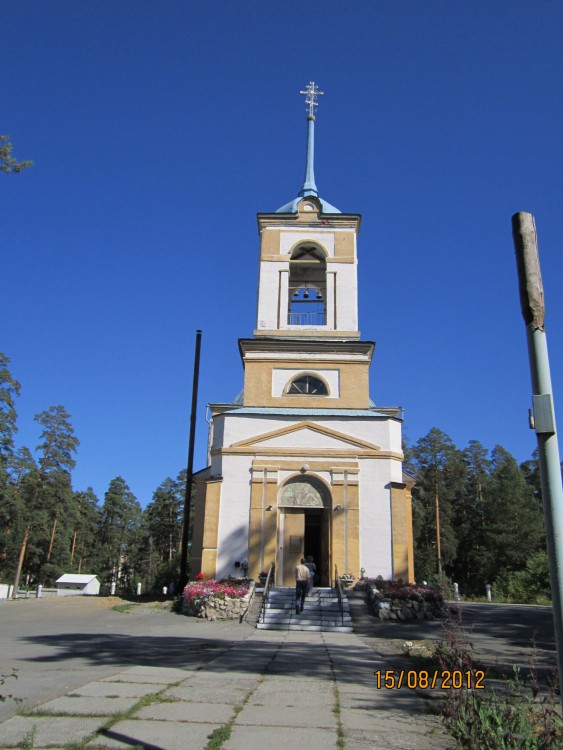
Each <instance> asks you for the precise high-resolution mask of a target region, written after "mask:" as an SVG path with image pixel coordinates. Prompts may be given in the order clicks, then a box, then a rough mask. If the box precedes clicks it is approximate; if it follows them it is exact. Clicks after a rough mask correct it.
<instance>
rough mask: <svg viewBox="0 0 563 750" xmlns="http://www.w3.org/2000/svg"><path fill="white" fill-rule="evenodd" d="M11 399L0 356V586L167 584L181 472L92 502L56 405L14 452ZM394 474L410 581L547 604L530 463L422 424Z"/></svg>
mask: <svg viewBox="0 0 563 750" xmlns="http://www.w3.org/2000/svg"><path fill="white" fill-rule="evenodd" d="M19 392H20V384H19V383H18V382H17V381H16V380H15V379H14V378H13V377H12V375H11V373H10V370H9V359H8V357H6V356H5V355H3V354H0V581H2V582H4V583H14V581H16V580H19V585H20V588H21V587H29V586H35V585H36V584H38V583H41V584H43V585H45V586H48V585H52V584H53V583H54V581H55V580H56V579H57V578H58V577H59V576H60V575H62V574H63V573H69V572H77V573H80V572H82V573H92V574H96V575H98V576H99V577H100V579H101V581H102V584H104V585H106V586H107V585H109V584H110V583H111V582H112V581H116V582H117V584H118V588H119V590H121V591H130V592H132V591H134V589H135V587H136V584H137V583H138V582H141V583H142V584H143V591H160V590H161V589H162V587H163V586H168V585H169V583H170V581H172V580H176V579H177V577H178V568H179V561H178V553H179V548H180V543H181V538H182V509H183V502H184V493H185V486H186V472H185V470H184V471H181V472H180V473H179V474H178V475H177V476H176V477H175V478H173V477H168V478H166V479H164V481H163V482H162V483H161V484H160V486H159V487H157V488H156V490H155V491H154V494H153V497H152V500H151V502H150V503H149V504H148V505H147V506H146V507H145V508H144V509H142V508H141V505H140V503H139V502H138V500H137V498H136V497H135V496H134V495H133V493H132V492H131V490H130V488H129V487H128V485H127V483H126V481H125V479H123V478H122V477H115V479H112V480H111V482H110V483H109V486H108V489H107V491H106V492H105V495H104V497H103V499H102V500H101V501H100V499H99V498H97V497H96V495H95V494H94V492H93V490H92V488H90V487H88V488H86V489H85V490H80V491H77V490H75V489H73V487H72V479H71V476H72V470H73V468H74V465H75V456H76V452H77V449H78V444H79V443H78V439H77V437H76V436H75V434H74V430H73V428H72V425H71V422H70V415H69V414H68V413H67V412H66V410H65V409H64V407H63V406H51V407H49V408H48V409H47V410H46V411H43V412H41V413H39V414H37V415H36V417H35V419H36V421H37V422H38V424H39V425H40V428H41V436H40V441H39V445H38V446H37V448H36V449H35V451H34V452H33V453H32V451H31V450H30V449H29V448H26V447H18V448H16V443H15V435H16V432H17V412H16V399H17V396H18V395H19ZM405 470H406V471H407V472H408V473H410V474H411V475H412V476H413V478H415V480H416V483H415V485H414V488H413V491H412V500H413V531H414V540H415V578H416V580H417V581H419V582H420V581H422V580H426V581H428V582H429V583H435V582H439V581H444V580H449V581H455V582H457V583H458V584H459V588H460V590H461V592H462V594H467V595H470V594H471V595H484V593H485V585H486V584H487V583H489V584H492V585H493V590H494V592H495V594H498V595H502V596H505V597H509V598H510V597H511V598H513V599H514V600H517V601H533V600H534V599H535V598H536V597H539V599H540V600H541V598H542V597H547V596H549V576H548V572H547V556H546V552H545V531H544V526H543V511H542V498H541V487H540V480H539V469H538V462H537V460H536V458H534V457H533V458H532V459H531V460H529V461H526V462H525V463H523V464H522V465H520V466H519V465H518V463H517V461H516V460H515V458H514V457H513V456H511V455H510V453H509V452H508V451H506V450H505V449H504V448H502V447H500V446H497V447H495V448H494V449H493V450H492V451H491V452H490V451H489V450H488V449H487V448H485V447H484V446H483V445H481V444H480V443H479V442H477V441H476V440H472V441H471V442H470V443H469V445H468V446H467V447H466V448H464V449H459V448H457V447H456V446H455V445H454V443H453V442H452V440H451V439H450V438H449V437H448V435H446V434H445V433H443V432H442V431H441V430H439V429H437V428H433V429H432V430H430V432H429V433H428V435H426V436H425V437H422V438H420V440H418V442H417V443H415V444H414V445H412V446H405ZM438 527H439V534H437V528H438ZM438 540H439V545H438ZM439 558H440V559H439Z"/></svg>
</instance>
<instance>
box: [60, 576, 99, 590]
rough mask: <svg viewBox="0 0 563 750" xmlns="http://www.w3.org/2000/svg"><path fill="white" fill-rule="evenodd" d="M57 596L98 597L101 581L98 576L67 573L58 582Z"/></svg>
mask: <svg viewBox="0 0 563 750" xmlns="http://www.w3.org/2000/svg"><path fill="white" fill-rule="evenodd" d="M56 584H57V596H76V595H78V594H83V595H84V596H97V595H98V594H99V593H100V579H99V578H98V576H93V575H87V574H82V575H81V574H78V573H65V574H64V575H63V576H61V577H60V578H59V579H57V581H56Z"/></svg>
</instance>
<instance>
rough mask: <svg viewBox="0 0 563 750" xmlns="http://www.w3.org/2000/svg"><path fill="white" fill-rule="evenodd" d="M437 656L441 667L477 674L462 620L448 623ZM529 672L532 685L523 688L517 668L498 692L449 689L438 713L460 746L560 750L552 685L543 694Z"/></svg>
mask: <svg viewBox="0 0 563 750" xmlns="http://www.w3.org/2000/svg"><path fill="white" fill-rule="evenodd" d="M436 656H437V657H438V659H439V663H440V667H441V668H442V669H445V670H449V671H454V670H461V671H463V672H467V671H471V672H475V669H476V666H477V665H476V664H475V662H474V661H473V653H472V646H471V644H470V642H469V641H468V639H467V636H466V634H465V632H464V630H463V628H462V627H461V621H458V622H455V623H451V624H450V626H449V628H448V629H447V630H446V641H445V642H443V643H442V644H440V646H439V648H438V649H437V651H436ZM530 672H531V681H530V683H529V685H525V683H523V682H522V681H521V678H520V671H519V668H518V667H513V676H512V679H511V680H508V682H507V683H506V685H505V689H504V690H499V692H498V693H497V692H495V691H494V690H492V689H491V688H489V687H486V688H485V689H484V690H467V689H465V688H462V689H459V690H450V691H448V695H447V696H446V700H445V701H444V705H443V710H442V715H443V718H444V725H445V728H446V730H447V731H448V733H449V734H450V735H451V736H452V737H454V738H455V740H456V742H457V746H458V747H459V748H468V749H469V750H473V749H474V748H479V749H481V748H483V749H485V748H486V749H487V750H489V749H490V750H556V748H561V747H563V721H562V719H561V717H560V716H559V714H558V712H557V707H558V700H557V699H556V696H555V690H554V688H553V685H552V686H551V687H550V688H549V689H548V692H547V694H546V695H543V696H542V694H541V687H540V684H539V681H538V679H537V673H536V670H535V669H534V665H533V664H532V665H531V669H530ZM487 677H490V670H487ZM554 684H555V683H554Z"/></svg>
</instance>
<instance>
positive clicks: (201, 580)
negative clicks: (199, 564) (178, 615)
mask: <svg viewBox="0 0 563 750" xmlns="http://www.w3.org/2000/svg"><path fill="white" fill-rule="evenodd" d="M254 586H255V584H254V581H248V580H243V581H241V580H240V579H238V578H237V579H233V578H227V579H224V580H222V581H216V580H215V579H214V578H209V579H207V578H205V577H204V576H201V575H200V576H198V577H197V578H196V580H195V581H192V582H191V583H188V584H187V586H186V587H185V589H184V592H183V606H182V612H183V614H185V615H188V616H190V617H200V618H202V619H205V620H234V619H237V618H239V617H241V616H242V615H243V614H244V613H245V612H246V610H247V608H248V604H249V602H250V597H251V596H252V592H253V591H254Z"/></svg>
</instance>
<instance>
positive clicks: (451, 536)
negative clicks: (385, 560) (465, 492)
mask: <svg viewBox="0 0 563 750" xmlns="http://www.w3.org/2000/svg"><path fill="white" fill-rule="evenodd" d="M411 461H412V466H413V468H414V470H415V473H416V484H415V486H414V488H413V493H412V496H413V532H414V539H415V556H414V560H415V575H416V578H417V580H421V579H423V578H424V579H428V578H430V577H431V576H432V575H435V574H438V575H442V573H444V572H448V570H451V567H452V565H453V562H454V559H455V554H456V547H457V540H456V536H455V533H454V529H453V526H452V521H453V518H452V514H453V500H454V497H455V495H456V492H459V490H460V486H459V484H460V481H459V474H460V471H461V465H460V456H459V451H458V450H457V448H456V447H455V445H454V444H453V442H452V440H451V438H450V437H449V436H448V435H446V434H445V433H444V432H442V431H441V430H439V429H437V428H436V427H433V428H432V429H431V430H430V432H429V433H428V435H426V436H425V437H423V438H420V440H419V441H418V442H417V443H416V445H415V446H414V447H413V448H412V449H411Z"/></svg>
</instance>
